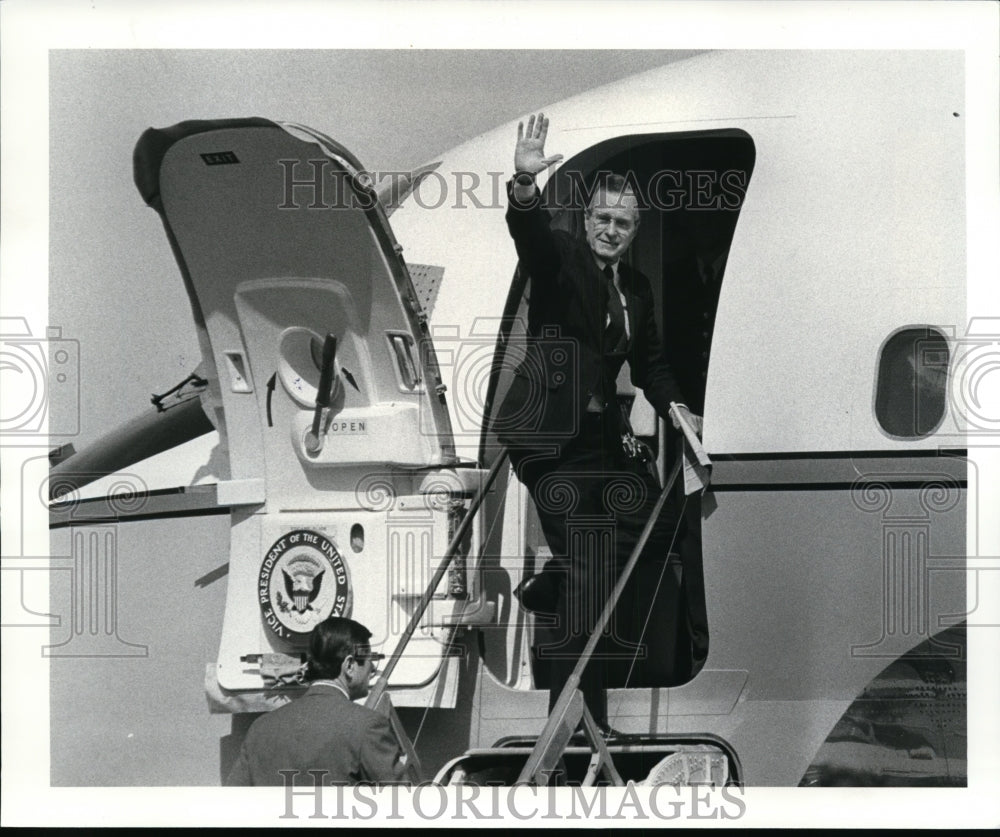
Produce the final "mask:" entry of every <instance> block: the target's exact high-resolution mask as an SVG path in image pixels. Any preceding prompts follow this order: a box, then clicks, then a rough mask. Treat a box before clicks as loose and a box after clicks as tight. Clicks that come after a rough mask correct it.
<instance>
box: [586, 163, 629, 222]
mask: <svg viewBox="0 0 1000 837" xmlns="http://www.w3.org/2000/svg"><path fill="white" fill-rule="evenodd" d="M601 192H605V193H609V194H612V195H618V196H619V197H620V196H621V195H632V196H633V197H634V198H635V201H636V204H637V206H636V212H637V214H638V213H639V212H641V210H642V208H643V202H642V195H641V194H640V192H639V189H638V184H636V183H634V182H632V175H631V173H630V175H629V177H625V176H624V175H621V174H618V173H617V172H610V171H600V172H598V173H597V179H596V180H595V181H594V184H593V186H592V191H591V193H590V198H589V200H588V201H587V206H586V207H585V209H586V211H587V212H588V213H589V212H590V210H591V209H592V207H593V204H594V200H595V199H596V198H597V196H598V195H599V194H601Z"/></svg>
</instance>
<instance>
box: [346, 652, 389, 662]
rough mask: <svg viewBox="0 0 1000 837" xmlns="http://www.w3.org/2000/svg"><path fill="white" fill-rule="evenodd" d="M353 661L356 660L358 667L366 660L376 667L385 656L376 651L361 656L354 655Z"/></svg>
mask: <svg viewBox="0 0 1000 837" xmlns="http://www.w3.org/2000/svg"><path fill="white" fill-rule="evenodd" d="M354 659H355V660H357V662H358V664H359V665H364V664H365V663H366V662H368V660H371V661H372V663H373V664H374V665H378V664H379V663H380V662H381V661H382V660H384V659H385V654H382V653H380V652H378V651H366V652H365V653H363V654H355V655H354Z"/></svg>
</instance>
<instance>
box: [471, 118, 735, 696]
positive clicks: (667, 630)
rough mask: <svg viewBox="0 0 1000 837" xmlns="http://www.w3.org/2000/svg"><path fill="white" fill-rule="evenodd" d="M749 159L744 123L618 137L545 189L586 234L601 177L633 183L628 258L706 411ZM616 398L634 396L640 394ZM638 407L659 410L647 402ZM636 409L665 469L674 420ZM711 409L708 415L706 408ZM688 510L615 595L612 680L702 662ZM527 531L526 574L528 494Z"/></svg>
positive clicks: (703, 640)
mask: <svg viewBox="0 0 1000 837" xmlns="http://www.w3.org/2000/svg"><path fill="white" fill-rule="evenodd" d="M754 159H755V150H754V145H753V141H752V139H751V138H750V136H749V135H748V134H746V133H745V132H743V131H740V130H718V131H705V132H697V133H676V134H647V135H632V136H622V137H616V138H614V139H611V140H607V141H605V142H602V143H600V144H598V145H596V146H593V147H591V148H589V149H587V150H586V151H584V152H582V153H580V154H578V155H576V156H574V157H572V158H571V159H569V160H568V161H566V162H564V163H563V164H562V165H561V166H560V168H559V170H558V171H557V172H555V173H554V174H553V175H552V177H551V178H550V179H549V181H548V183H547V184H546V187H545V190H544V193H543V205H544V206H545V207H546V208H547V209H548V210H549V212H550V214H551V216H552V219H551V224H552V226H553V227H554V228H556V229H562V230H565V231H567V232H569V233H571V234H575V235H580V236H582V235H583V221H584V213H583V209H584V207H585V206H586V204H587V202H588V201H589V197H590V196H591V195H592V194H593V190H594V188H595V186H596V183H597V182H598V180H599V178H601V177H603V176H606V174H607V173H616V174H620V175H622V176H624V177H625V178H626V180H627V181H628V183H629V185H630V186H631V187H632V188H633V190H634V191H636V192H637V194H638V196H639V200H640V204H641V205H642V207H643V210H642V218H641V223H640V226H639V230H638V233H637V235H636V238H635V240H634V242H633V244H632V246H631V248H630V250H629V252H628V254H627V256H626V259H627V261H628V262H629V264H630V266H631V267H632V268H634V269H637V270H639V271H641V272H642V273H644V274H645V275H646V276H647V277H649V279H650V283H651V285H652V289H653V294H654V297H655V301H656V319H657V326H658V329H659V333H660V336H661V340H662V342H663V348H664V351H665V353H666V356H667V360H668V362H669V363H670V365H671V368H672V370H673V372H674V374H675V376H676V378H677V380H678V383H679V385H680V387H681V390H682V392H683V393H684V395H685V398H686V401H687V404H688V406H689V407H690V408H691V410H692V411H693V412H695V413H697V414H699V415H704V405H705V392H706V387H707V382H708V379H709V361H710V357H711V346H712V334H713V330H714V323H715V315H716V309H717V306H718V302H719V295H720V291H721V287H722V281H723V275H724V272H725V267H726V261H727V257H728V254H729V249H730V245H731V242H732V239H733V235H734V232H735V229H736V224H737V219H738V216H739V212H740V209H741V208H742V205H743V199H744V197H745V195H746V192H747V188H748V186H749V183H750V177H751V173H752V170H753V165H754ZM530 281H531V280H530V277H528V276H526V275H523V274H521V273H519V274H518V275H517V276H515V279H514V282H513V284H512V287H511V291H510V294H509V296H508V300H507V305H506V309H505V312H504V313H505V328H503V329H502V330H501V337H500V342H499V344H498V359H497V362H495V364H494V370H495V374H494V380H493V381H492V384H491V387H490V398H489V401H488V404H487V409H488V410H490V409H491V408H492V406H491V405H496V404H499V403H501V402H502V396H503V393H504V391H505V390H506V386H507V384H508V381H507V380H505V378H507V377H508V375H509V373H508V372H507V371H506V370H509V369H510V368H511V367H512V366H513V365H515V364H514V362H511V361H510V356H511V355H516V354H517V353H518V352H517V347H518V345H519V341H522V340H523V337H524V335H523V333H521V332H523V323H524V322H526V321H527V305H526V299H527V298H529V297H530V292H531V289H530ZM512 349H513V350H514V351H512ZM504 355H506V356H507V358H506V359H505V357H504ZM620 380H621V379H620ZM621 398H622V400H623V402H624V403H625V404H626V406H627V407H629V408H631V407H632V402H633V401H634V395H623V396H621ZM643 402H644V399H643ZM641 407H645V408H648V412H649V413H650V414H651V413H652V410H651V408H649V405H648V404H645V403H641V404H640V405H639V408H641ZM639 408H637V409H635V410H633V413H632V415H633V424H634V426H635V432H636V435H637V436H638V437H639V438H640V439H641V440H642V441H643V442H645V443H646V444H647V445H648V446H649V448H650V449H651V451H652V452H653V454H654V456H655V457H656V461H657V467H658V470H659V472H660V477H661V480H662V479H663V478H664V477H665V475H666V474H667V473H669V470H670V468H671V467H672V465H673V458H674V456H675V455H676V449H677V436H676V431H674V429H673V427H672V426H670V424H669V422H662V421H656V420H654V419H653V418H652V417H650V416H646V418H645V419H643V417H642V416H639V417H638V418H636V416H637V412H639V411H640V410H639ZM705 419H706V422H711V416H706V417H705ZM484 441H485V442H486V443H487V444H490V443H492V441H493V440H491V439H490V438H489V437H488V436H487V437H486V438H485V439H484ZM682 517H683V521H682V524H681V527H680V529H679V530H678V534H677V538H676V540H675V542H674V544H673V548H672V549H671V550H670V552H669V554H663V555H656V556H649V557H648V558H647V557H645V556H644V558H643V560H642V561H640V563H639V565H638V566H637V568H636V573H635V575H634V577H633V579H632V581H631V582H630V586H629V588H627V589H626V593H625V595H624V597H623V599H622V603H621V604H620V605H619V608H618V611H619V612H618V613H617V614H616V621H615V628H614V633H613V636H612V637H611V638H610V639H609V642H608V643H607V644H606V646H605V648H604V655H605V657H606V661H605V663H604V665H605V667H606V672H607V674H606V677H607V685H608V686H609V687H610V688H657V687H667V686H677V685H681V684H683V683H686V682H688V681H689V680H691V679H692V678H693V677H694V676H695V675H696V674H697V672H698V671H699V670H700V669H701V667H702V666H703V665H704V664H705V660H706V657H707V654H708V639H709V633H710V622H711V619H710V616H711V614H707V613H706V610H705V597H704V580H703V576H702V561H701V552H702V544H701V521H702V503H701V498H700V497H698V496H697V495H692V496H691V497H690V498H688V501H687V504H686V506H685V508H684V511H683V515H682ZM524 531H525V533H526V535H525V538H526V541H527V542H526V543H525V544H524V555H525V567H524V570H523V572H524V574H525V575H530V574H531V573H536V572H539V571H540V569H541V568H542V566H543V565H544V563H545V558H546V554H547V549H546V545H545V541H544V538H542V535H541V527H540V526H539V525H538V522H537V517H536V515H535V512H534V509H533V507H532V504H531V502H530V500H529V501H528V510H527V520H526V525H525V527H524ZM515 583H516V581H515ZM531 622H532V624H531V636H530V640H531V645H532V653H531V671H532V685H533V686H534V687H535V688H546V687H547V685H548V665H547V664H546V662H545V660H544V656H540V655H539V654H538V649H539V648H540V647H541V646H544V645H545V643H546V642H547V641H548V640H547V637H548V636H549V634H550V632H551V630H550V628H548V627H547V620H546V619H544V618H533V619H532V620H531ZM489 656H490V655H489V654H487V665H488V666H489V665H490V659H489ZM491 667H492V666H491Z"/></svg>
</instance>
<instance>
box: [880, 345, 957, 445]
mask: <svg viewBox="0 0 1000 837" xmlns="http://www.w3.org/2000/svg"><path fill="white" fill-rule="evenodd" d="M950 357H951V353H950V351H949V350H948V341H947V340H946V339H945V336H944V335H943V334H942V333H941V332H940V331H938V330H937V329H934V328H931V327H930V326H912V327H909V328H905V329H902V330H901V331H897V332H896V333H895V334H893V335H892V336H891V337H890V338H889V339H888V340H887V341H886V342H885V345H883V347H882V352H881V355H880V356H879V364H878V378H877V385H876V390H875V418H876V419H877V420H878V423H879V425H880V426H881V427H882V429H883V430H884V431H885V432H886V433H888V434H889V435H890V436H895V437H898V438H903V439H920V438H922V437H924V436H928V435H930V434H931V433H933V432H934V430H935V429H937V427H938V425H939V424H941V421H942V419H944V411H945V399H946V385H947V381H948V363H949V360H950Z"/></svg>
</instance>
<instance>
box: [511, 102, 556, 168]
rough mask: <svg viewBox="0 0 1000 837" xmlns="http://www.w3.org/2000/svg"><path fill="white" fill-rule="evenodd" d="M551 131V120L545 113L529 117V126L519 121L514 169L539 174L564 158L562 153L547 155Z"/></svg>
mask: <svg viewBox="0 0 1000 837" xmlns="http://www.w3.org/2000/svg"><path fill="white" fill-rule="evenodd" d="M548 132H549V120H548V119H546V118H545V114H544V113H540V114H538V117H537V118H536V117H535V116H534V114H532V115H531V116H529V117H528V128H527V130H525V128H524V123H523V122H518V123H517V145H516V146H515V148H514V171H529V172H531V173H532V174H538V173H539V172H543V171H545V169H547V168H548V167H549V166H554V165H555V164H556V163H558V162H559V161H560V160H562V158H563V155H562V154H554V155H552V156H551V157H546V156H545V137H546V135H547V134H548Z"/></svg>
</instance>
